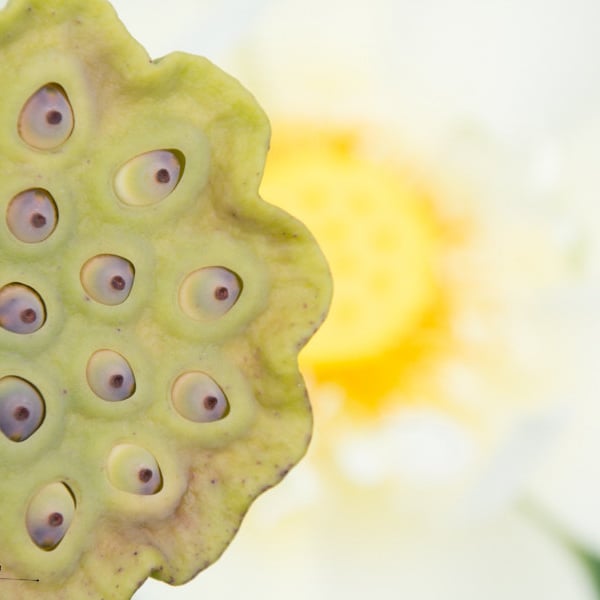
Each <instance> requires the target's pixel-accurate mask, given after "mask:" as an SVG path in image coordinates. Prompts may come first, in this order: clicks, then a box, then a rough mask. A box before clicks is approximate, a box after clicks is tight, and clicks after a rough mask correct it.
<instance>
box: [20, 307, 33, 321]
mask: <svg viewBox="0 0 600 600" xmlns="http://www.w3.org/2000/svg"><path fill="white" fill-rule="evenodd" d="M20 317H21V321H22V322H23V323H27V324H31V323H34V322H35V320H36V319H37V313H36V312H35V310H33V308H26V309H25V310H22V311H21V314H20Z"/></svg>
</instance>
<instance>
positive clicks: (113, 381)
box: [108, 374, 125, 388]
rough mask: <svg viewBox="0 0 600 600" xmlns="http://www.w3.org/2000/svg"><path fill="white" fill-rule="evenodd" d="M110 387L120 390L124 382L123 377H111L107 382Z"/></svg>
mask: <svg viewBox="0 0 600 600" xmlns="http://www.w3.org/2000/svg"><path fill="white" fill-rule="evenodd" d="M108 382H109V384H110V387H113V388H120V387H122V386H123V383H124V382H125V377H123V375H120V374H119V375H113V376H112V377H111V378H110V379H109V380H108Z"/></svg>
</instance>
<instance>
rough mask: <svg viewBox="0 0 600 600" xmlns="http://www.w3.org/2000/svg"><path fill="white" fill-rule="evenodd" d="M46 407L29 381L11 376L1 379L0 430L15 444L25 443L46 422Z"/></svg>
mask: <svg viewBox="0 0 600 600" xmlns="http://www.w3.org/2000/svg"><path fill="white" fill-rule="evenodd" d="M45 414H46V405H45V403H44V399H43V397H42V395H41V394H40V392H39V391H38V390H37V389H36V388H35V387H34V386H33V385H31V383H29V382H28V381H25V380H24V379H21V378H20V377H14V376H12V375H9V376H7V377H3V378H2V379H0V430H2V433H4V435H5V436H6V437H7V438H8V439H10V440H12V441H13V442H23V441H25V440H26V439H27V438H28V437H30V436H31V435H32V434H33V433H34V432H35V431H37V430H38V429H39V427H40V425H41V424H42V421H43V420H44V416H45Z"/></svg>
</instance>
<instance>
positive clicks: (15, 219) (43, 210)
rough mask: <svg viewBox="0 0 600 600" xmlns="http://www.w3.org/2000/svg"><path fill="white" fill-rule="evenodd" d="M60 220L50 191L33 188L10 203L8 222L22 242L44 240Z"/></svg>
mask: <svg viewBox="0 0 600 600" xmlns="http://www.w3.org/2000/svg"><path fill="white" fill-rule="evenodd" d="M57 222H58V209H57V208H56V203H55V202H54V199H53V198H52V196H51V195H50V193H49V192H47V191H46V190H42V189H31V190H26V191H24V192H21V193H20V194H17V195H16V196H15V197H14V198H13V199H12V200H11V201H10V203H9V204H8V208H7V210H6V224H7V225H8V228H9V229H10V231H11V233H12V234H13V235H14V236H15V237H16V238H17V239H18V240H20V241H21V242H26V243H29V244H32V243H36V242H42V241H44V240H45V239H46V238H48V237H49V236H50V234H51V233H52V232H53V231H54V229H55V228H56V224H57Z"/></svg>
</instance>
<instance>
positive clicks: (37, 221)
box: [30, 213, 48, 229]
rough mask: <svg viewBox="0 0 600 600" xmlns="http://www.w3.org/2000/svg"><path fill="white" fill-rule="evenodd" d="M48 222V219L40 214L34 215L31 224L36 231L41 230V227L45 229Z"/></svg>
mask: <svg viewBox="0 0 600 600" xmlns="http://www.w3.org/2000/svg"><path fill="white" fill-rule="evenodd" d="M47 222H48V221H47V219H46V217H45V216H44V215H42V214H40V213H34V214H32V215H31V219H30V223H31V224H32V225H33V227H35V228H36V229H40V227H43V226H44V225H45V224H46V223H47Z"/></svg>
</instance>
